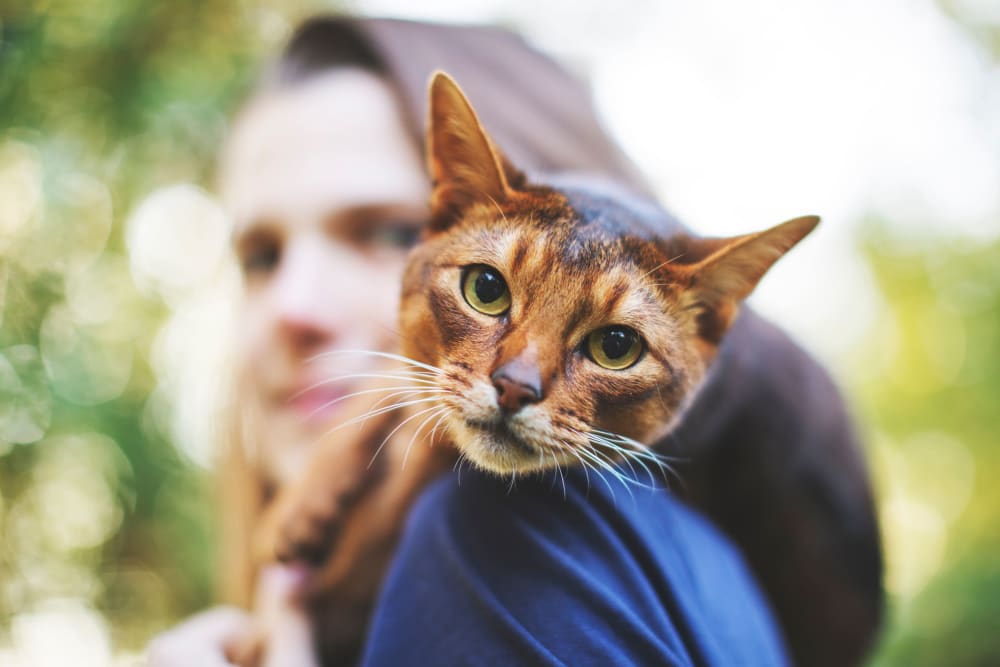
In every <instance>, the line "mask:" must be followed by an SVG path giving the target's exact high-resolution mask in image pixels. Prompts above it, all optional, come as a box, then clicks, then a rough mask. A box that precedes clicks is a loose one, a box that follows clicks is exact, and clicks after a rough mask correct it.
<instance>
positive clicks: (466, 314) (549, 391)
mask: <svg viewBox="0 0 1000 667" xmlns="http://www.w3.org/2000/svg"><path fill="white" fill-rule="evenodd" d="M430 96H431V110H430V118H429V128H428V161H429V167H430V170H431V175H432V177H433V179H434V193H433V198H432V221H431V224H430V225H429V227H428V230H427V232H426V234H425V236H424V238H423V240H422V241H421V243H420V244H419V245H418V246H417V247H416V248H415V249H414V251H413V253H412V254H411V256H410V259H409V264H408V267H407V269H406V273H405V277H404V281H403V292H402V302H401V313H400V323H401V335H402V340H403V348H404V352H405V354H406V355H407V356H410V357H411V358H414V359H417V360H419V361H421V362H423V363H425V364H428V365H430V366H433V367H435V368H436V369H438V370H437V371H433V372H430V373H428V374H427V375H426V376H424V377H425V381H427V382H429V383H431V385H429V386H431V387H432V388H433V391H432V392H429V394H430V396H432V397H433V398H434V399H435V400H434V401H433V402H431V404H430V405H429V406H425V409H426V407H439V408H441V409H439V410H428V412H427V414H428V415H431V416H434V417H435V418H437V419H438V420H439V422H440V426H441V427H442V428H444V429H446V430H447V431H448V432H449V434H450V435H451V436H452V439H453V440H454V441H455V443H456V444H457V445H458V447H459V448H460V449H461V451H462V452H463V453H464V454H465V455H466V457H468V458H469V459H470V460H471V461H473V462H474V463H475V464H477V465H478V466H480V467H482V468H485V469H488V470H491V471H494V472H498V473H511V472H519V471H528V470H538V469H542V468H548V467H553V466H554V465H556V464H559V465H563V464H576V463H581V462H583V463H590V464H591V465H592V466H594V467H599V466H598V465H597V461H596V459H601V460H605V461H614V460H616V459H618V458H619V454H620V451H615V450H616V447H617V448H618V449H619V450H621V449H632V448H636V447H638V446H639V445H638V444H637V443H650V442H652V441H654V440H655V439H657V438H659V437H661V436H662V435H664V434H665V433H666V432H667V431H668V430H669V429H670V428H672V425H673V423H674V422H675V420H676V418H677V417H678V415H679V414H680V412H681V411H682V409H683V407H684V405H685V402H686V400H688V399H689V398H690V397H691V396H692V395H693V393H694V392H695V390H696V389H697V387H698V385H699V383H700V382H701V381H702V379H703V378H704V375H705V372H706V369H707V367H708V365H709V363H710V362H711V360H712V358H713V357H714V355H715V352H716V350H717V348H718V345H719V343H720V342H721V339H722V336H723V334H724V333H725V331H726V329H727V328H728V327H729V325H730V323H731V322H732V321H733V318H734V317H735V314H736V311H737V307H738V305H739V303H740V302H741V301H742V300H743V299H744V298H746V296H747V295H749V293H750V292H751V290H752V289H753V288H754V286H755V285H756V284H757V282H758V281H759V280H760V278H761V277H762V276H763V275H764V273H765V272H766V271H767V270H768V268H770V266H771V265H772V264H773V263H774V262H775V261H776V260H777V259H778V258H780V257H781V256H782V255H783V254H784V253H785V252H786V251H788V250H789V249H790V248H791V247H792V246H793V245H795V243H797V242H798V241H799V240H800V239H801V238H802V237H804V236H805V235H806V234H808V233H809V232H810V231H811V230H812V229H813V227H815V226H816V223H817V222H818V218H815V217H805V218H798V219H796V220H792V221H789V222H786V223H784V224H781V225H778V226H777V227H774V228H772V229H769V230H766V231H764V232H759V233H756V234H748V235H746V236H740V237H736V238H729V239H697V238H691V237H686V236H683V237H682V236H676V235H674V236H671V237H669V238H662V237H660V236H658V235H657V231H656V230H657V225H656V221H655V220H651V219H650V217H649V215H648V212H644V211H643V209H642V207H640V206H637V205H636V202H632V201H629V198H628V197H622V196H618V197H615V196H607V195H604V194H599V193H596V192H594V191H587V190H586V189H585V190H572V189H560V190H556V189H553V188H549V187H544V186H537V185H531V184H528V183H527V182H526V179H525V178H524V177H523V175H522V174H520V173H519V172H517V171H516V170H515V169H514V168H513V167H512V166H511V165H509V164H507V163H506V161H505V160H504V159H503V158H502V156H501V155H500V153H499V152H498V151H497V150H496V149H495V148H494V147H493V144H492V142H491V141H490V139H489V137H488V136H487V135H486V133H485V132H484V131H483V128H482V126H481V125H480V124H479V121H478V120H477V118H476V116H475V112H474V111H473V110H472V107H471V106H470V105H469V102H468V101H467V100H466V98H465V97H464V95H463V94H462V92H461V91H460V89H459V88H458V86H457V85H456V84H455V83H454V81H452V80H451V79H450V78H448V77H447V76H446V75H444V74H437V75H436V76H435V77H434V80H433V82H432V84H431V91H430Z"/></svg>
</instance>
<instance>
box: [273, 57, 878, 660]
mask: <svg viewBox="0 0 1000 667" xmlns="http://www.w3.org/2000/svg"><path fill="white" fill-rule="evenodd" d="M428 145H429V148H428V153H429V155H428V158H429V166H430V170H431V174H432V176H433V179H434V193H433V198H432V212H433V215H432V220H431V222H430V224H429V226H428V228H427V231H426V233H425V236H424V238H423V239H422V242H421V243H420V244H419V245H418V246H417V247H416V248H415V249H414V251H413V253H412V254H411V256H410V260H409V263H408V267H407V270H406V273H405V276H404V280H403V290H402V300H401V311H400V324H401V339H402V341H403V352H404V355H405V356H406V357H408V358H410V359H412V360H413V361H415V362H419V364H423V366H415V367H414V366H411V371H413V370H414V369H418V372H423V373H426V374H424V375H419V376H416V375H411V376H410V377H414V378H416V377H419V378H420V379H419V381H414V389H415V391H416V390H419V389H421V388H427V387H428V386H429V387H431V388H433V389H434V390H435V391H434V392H433V393H427V394H424V396H425V397H428V402H427V403H426V404H421V406H420V407H421V409H424V410H425V412H424V413H423V416H424V417H426V419H425V420H423V421H421V419H419V418H418V419H416V420H415V421H413V422H411V423H410V424H409V426H408V427H407V429H408V430H405V431H404V433H403V435H402V437H396V438H393V439H392V440H391V441H390V443H389V445H388V446H387V447H386V451H385V452H384V453H382V454H381V456H382V463H383V466H384V468H383V469H384V470H390V471H393V472H391V473H389V474H391V475H392V479H390V480H389V481H388V482H385V483H382V484H381V485H377V486H376V488H375V490H374V492H372V493H370V494H368V496H367V497H365V498H364V499H363V500H362V504H361V506H360V507H358V508H357V509H355V510H353V512H352V515H351V516H348V517H346V519H345V517H343V516H342V514H343V513H342V512H340V510H339V509H338V508H339V507H340V499H341V497H342V496H343V495H345V494H351V493H354V492H355V491H356V490H357V489H356V488H352V487H358V486H359V485H360V484H361V483H362V480H366V479H369V478H370V476H369V475H368V473H367V472H366V470H365V469H363V464H367V461H368V455H369V454H371V451H370V450H369V449H367V448H365V449H363V450H362V452H361V454H359V455H356V456H354V455H352V456H347V457H345V455H344V453H343V449H342V448H341V449H337V448H334V447H324V448H322V449H321V450H320V452H319V453H318V454H317V457H316V460H315V461H314V462H313V465H310V466H308V469H309V473H308V475H307V477H306V479H304V480H303V481H302V482H301V483H300V484H298V485H295V486H294V487H292V488H290V489H288V490H286V491H284V492H283V493H282V494H281V495H280V496H279V498H278V502H276V503H275V504H274V507H273V508H272V510H271V511H270V513H269V515H268V520H267V522H266V523H265V527H264V530H262V531H261V534H260V539H259V540H258V544H259V550H260V555H261V557H262V558H264V559H267V558H269V557H273V556H274V555H275V554H277V555H278V556H279V557H280V558H282V559H293V558H297V557H312V558H317V557H318V558H319V560H323V559H324V558H325V557H326V556H325V554H326V550H327V549H328V547H329V545H330V544H331V543H332V542H333V541H334V538H335V537H336V538H337V548H336V550H335V551H334V552H333V553H332V554H331V556H330V557H329V558H328V559H327V561H326V565H324V567H323V569H322V571H321V574H320V576H319V578H318V580H317V582H318V585H317V590H319V591H321V592H325V593H326V596H325V598H324V597H323V596H322V595H321V596H317V599H325V600H326V602H325V603H324V604H325V605H326V607H327V608H336V607H337V605H338V604H339V605H340V606H341V607H342V608H344V609H350V610H351V612H352V614H353V616H352V617H353V618H354V623H353V624H349V625H351V626H352V627H356V626H357V625H358V624H357V615H358V614H362V615H363V614H364V612H365V611H366V610H367V606H366V605H367V604H370V602H371V599H372V596H373V595H374V592H375V587H376V586H377V581H378V579H379V576H380V575H381V572H382V569H383V568H384V566H385V563H386V562H387V559H388V557H389V555H390V554H391V547H392V544H393V543H394V540H395V537H396V535H398V530H399V528H400V525H401V523H402V520H403V517H404V515H405V512H406V509H407V507H408V506H409V503H410V502H411V501H412V499H413V498H414V496H415V495H416V493H417V492H418V491H419V490H420V488H421V487H422V486H423V484H424V483H426V481H427V480H428V479H430V478H431V477H433V476H434V475H436V474H438V473H439V471H440V470H442V469H443V468H444V467H445V466H447V465H448V464H449V463H450V462H451V461H453V460H454V457H455V456H456V452H455V449H451V448H448V447H443V446H441V445H440V444H437V445H435V446H434V447H427V446H424V443H422V442H421V441H420V440H421V437H422V434H423V436H427V435H428V434H429V433H430V432H431V431H433V433H434V436H437V437H438V439H439V440H440V439H442V435H443V439H445V440H447V441H449V442H450V443H451V444H453V445H455V447H456V448H457V450H458V451H459V452H461V454H462V455H463V456H464V457H466V458H467V459H469V460H471V461H472V462H473V463H474V464H476V465H478V466H480V467H482V468H485V469H488V470H491V471H494V472H496V473H498V474H511V473H524V472H531V471H537V470H540V469H545V468H551V467H554V466H564V465H581V464H586V465H591V466H594V467H599V468H604V469H606V468H607V467H608V466H610V465H613V464H616V463H618V462H619V461H621V460H622V457H623V456H629V457H632V458H633V459H635V460H636V461H639V460H643V461H646V462H650V463H655V455H652V454H649V453H648V449H647V446H649V445H651V444H653V443H655V442H657V441H658V440H661V439H662V438H664V436H667V435H668V434H669V433H670V432H671V431H672V430H673V429H674V428H675V426H676V425H677V423H678V421H679V419H680V417H681V415H682V413H683V411H684V409H685V407H686V406H687V405H689V404H690V402H691V399H692V397H693V396H694V395H695V393H696V392H697V391H698V389H699V387H700V386H701V385H702V384H703V381H704V378H705V376H706V373H707V372H708V370H709V368H710V367H711V364H712V361H713V359H714V358H715V356H716V355H717V353H718V351H719V346H720V343H721V342H722V340H723V336H724V335H725V333H726V332H727V330H728V329H729V328H730V326H731V325H732V324H733V322H734V321H735V320H736V317H737V313H738V310H739V308H738V306H739V303H740V302H741V301H742V300H743V299H744V298H745V297H746V296H747V295H748V294H749V293H750V292H751V290H752V289H753V288H754V286H755V285H756V284H757V282H758V281H759V280H760V278H761V277H762V276H763V275H764V273H765V272H766V271H767V270H768V269H769V268H770V266H771V265H772V264H773V263H774V262H775V261H776V260H777V259H779V258H780V257H781V256H782V255H783V254H784V253H785V252H787V251H788V250H789V249H790V248H791V247H792V246H794V245H795V244H796V243H797V242H798V241H799V240H801V239H802V238H803V237H804V236H805V235H806V234H808V233H809V232H810V231H811V230H812V229H813V228H814V227H815V225H816V224H817V222H818V218H815V217H803V218H798V219H795V220H791V221H789V222H786V223H784V224H781V225H778V226H777V227H774V228H772V229H769V230H766V231H763V232H759V233H755V234H748V235H745V236H740V237H735V238H729V239H700V238H694V237H689V236H685V235H676V234H673V235H668V236H663V235H662V230H663V228H664V225H663V224H662V220H661V219H660V218H661V216H665V214H663V213H662V212H661V211H659V209H657V208H655V207H651V206H649V205H648V204H646V203H638V202H634V201H630V200H629V198H628V197H622V196H615V195H609V194H607V193H606V192H600V191H597V190H595V189H594V188H590V187H572V186H563V187H560V188H558V189H555V188H552V187H546V186H541V185H534V184H530V183H529V182H528V181H527V179H526V178H525V176H524V175H523V174H521V173H520V172H518V171H517V170H516V169H515V168H514V167H513V166H511V165H509V164H507V163H506V161H505V160H504V159H503V158H502V156H501V154H500V153H499V152H498V151H497V150H496V149H495V148H494V147H493V145H492V143H491V141H490V139H489V138H488V136H487V135H486V133H485V132H484V130H483V128H482V127H481V126H480V124H479V122H478V120H477V119H476V116H475V113H474V111H473V110H472V107H471V106H470V105H469V103H468V101H467V100H466V99H465V97H464V96H463V95H462V93H461V91H460V90H459V89H458V87H457V86H456V85H455V83H454V82H453V81H451V80H450V79H449V78H448V77H447V76H445V75H442V74H439V75H437V76H436V77H435V79H434V81H433V83H432V85H431V116H430V121H429V133H428ZM476 266H487V267H492V268H493V269H495V270H496V271H497V272H499V274H500V275H502V276H503V278H504V280H505V281H506V283H507V285H508V287H509V294H510V306H509V308H508V309H507V311H506V312H504V313H501V314H499V315H487V314H483V313H481V312H478V311H477V310H476V309H475V308H473V307H471V304H470V302H469V301H468V300H467V299H466V298H464V297H463V281H464V280H465V277H466V275H467V273H468V270H469V267H476ZM609 325H625V326H628V327H630V328H631V329H633V330H635V331H636V332H638V334H639V336H640V337H641V340H642V346H643V348H642V352H641V356H640V357H639V358H638V360H637V361H636V362H635V363H634V364H633V365H632V366H630V367H628V368H625V369H622V370H609V369H606V368H603V367H601V366H600V365H598V364H597V363H596V362H595V361H594V359H592V358H591V357H590V356H588V353H587V349H586V341H587V340H588V338H587V337H588V334H590V333H591V332H593V331H595V330H599V329H601V328H602V327H606V326H609ZM723 382H724V380H723ZM716 384H718V383H716ZM512 388H514V389H512ZM515 389H516V392H520V393H518V396H519V398H518V400H514V401H508V400H507V398H509V396H508V397H507V398H505V392H510V391H515ZM428 408H429V409H428ZM382 417H383V418H384V415H382ZM432 420H433V421H432ZM384 425H385V422H384V421H379V420H375V421H373V422H372V423H369V424H368V425H367V426H366V428H368V429H370V431H371V432H370V434H369V435H371V436H373V437H371V438H369V439H368V442H377V441H378V440H380V438H376V437H374V436H376V435H377V434H378V433H380V432H381V431H380V429H381V430H384ZM432 427H433V428H432ZM421 428H423V429H424V430H423V431H422V432H421V430H420V429H421ZM398 435H399V434H397V436H398ZM407 436H409V437H407ZM432 437H433V436H432ZM414 440H415V441H416V442H417V446H415V447H409V446H407V443H408V442H409V443H412V442H413V441H414ZM358 442H360V440H358ZM397 443H399V444H397ZM643 457H645V458H643ZM403 459H408V463H407V466H402V465H401V463H402V460H403ZM359 515H361V516H362V517H364V518H363V519H359V518H358V516H359ZM335 526H336V527H339V533H337V531H334V530H333V527H335ZM335 533H336V534H335ZM774 548H775V543H773V542H767V541H765V542H763V543H761V544H760V549H761V550H762V551H761V553H758V554H754V553H750V554H748V557H749V558H750V560H751V562H753V561H754V559H755V558H757V559H767V558H768V553H767V552H766V551H763V550H766V549H774ZM800 574H801V573H800ZM764 585H765V587H768V586H769V585H773V586H775V587H777V588H779V589H781V590H785V587H784V583H783V582H781V581H775V582H771V581H769V580H766V579H765V581H764ZM331 592H332V594H331ZM768 592H769V594H770V595H771V596H772V599H773V597H774V596H775V595H776V594H775V592H774V591H773V590H772V591H768ZM833 594H836V591H834V593H833ZM781 595H782V593H781V591H779V592H778V594H777V597H779V598H781ZM330 600H333V601H334V602H330ZM337 600H339V601H340V602H337ZM791 603H792V606H793V607H794V606H796V605H797V606H799V607H802V613H803V614H804V615H805V616H809V612H808V610H807V609H806V608H805V605H808V604H809V600H806V599H798V600H792V601H791ZM782 611H783V610H782V609H779V612H782ZM861 611H862V612H863V611H864V610H861ZM861 618H862V619H863V620H862V622H863V623H867V622H869V620H870V619H868V617H867V616H865V615H864V614H863V613H862V614H861ZM781 620H782V621H783V623H784V622H785V621H786V619H784V618H782V619H781ZM871 622H872V623H874V621H871ZM786 625H787V624H786ZM323 626H324V632H328V631H329V629H330V627H331V626H330V624H329V621H327V620H324V621H323ZM871 631H873V628H871V629H869V630H867V632H869V633H870V632H871ZM351 632H352V631H346V632H345V633H344V634H345V637H341V638H339V639H336V640H331V639H330V638H329V636H327V638H326V640H325V641H327V642H329V643H328V644H327V646H326V648H325V653H326V655H327V656H333V657H337V656H341V657H342V656H345V655H346V656H349V655H350V651H349V650H348V651H347V652H344V646H349V643H350V642H349V640H350V639H351V636H350V635H351ZM865 632H866V630H862V632H861V634H862V635H864V633H865ZM845 636H846V635H845ZM786 637H789V635H788V630H787V627H786ZM359 638H360V635H358V636H356V637H354V639H359ZM851 639H852V640H855V639H856V638H854V637H851ZM321 641H322V640H321ZM338 641H339V642H340V643H341V645H340V646H338V645H337V644H338ZM790 642H791V643H792V644H793V646H792V649H793V654H794V655H795V657H796V658H798V659H800V660H810V659H811V657H810V654H809V653H808V651H809V648H808V647H806V648H805V649H801V647H797V646H795V645H794V643H795V642H794V637H792V638H790ZM848 643H850V642H848ZM859 646H860V648H859ZM864 648H865V641H863V640H862V641H856V640H855V641H854V644H852V645H851V646H850V647H849V650H848V651H846V652H842V653H840V654H837V653H836V651H834V652H833V653H830V651H829V650H828V648H827V647H822V648H821V649H820V650H823V651H826V655H827V656H828V657H830V658H831V659H832V660H834V661H835V662H834V663H832V664H847V663H850V662H856V661H857V660H859V659H860V657H861V655H862V654H863V651H864ZM803 650H805V651H806V652H805V653H803V652H802V651H803ZM845 660H846V663H845V662H844V661H845Z"/></svg>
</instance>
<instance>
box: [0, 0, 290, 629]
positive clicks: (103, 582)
mask: <svg viewBox="0 0 1000 667" xmlns="http://www.w3.org/2000/svg"><path fill="white" fill-rule="evenodd" d="M300 4H302V5H303V6H299V5H294V4H293V5H292V6H288V5H287V4H286V5H285V6H284V7H283V9H282V11H281V12H280V13H279V12H278V11H277V10H276V9H274V8H272V7H268V6H267V5H266V4H256V5H253V6H251V5H250V4H248V3H243V2H234V1H232V0H204V1H203V0H197V1H196V0H180V1H178V2H171V3H150V2H147V1H145V0H116V1H115V2H97V3H91V2H73V1H66V2H39V3H34V2H30V1H29V2H27V3H17V4H16V6H10V3H2V4H0V253H2V254H0V325H2V326H0V533H2V537H0V645H2V644H4V643H7V640H5V639H4V637H3V634H2V633H5V632H7V631H8V630H9V628H10V621H11V619H12V618H13V616H14V615H15V614H16V613H18V612H23V611H30V610H32V609H34V608H35V607H36V606H37V605H38V604H40V603H41V602H43V601H44V600H46V599H49V598H53V597H69V598H79V599H83V600H84V601H86V602H87V604H89V605H92V606H93V607H95V608H96V609H98V610H100V611H101V612H102V613H104V614H105V615H106V616H107V617H108V618H109V620H110V624H111V627H112V628H113V631H114V634H115V636H114V638H113V639H114V641H115V643H116V644H117V645H120V646H138V645H141V643H142V642H144V641H145V640H146V639H147V638H148V636H149V635H150V633H151V632H153V631H155V630H158V629H162V628H163V627H164V625H165V624H166V623H168V622H169V621H170V620H172V619H176V618H178V617H180V616H182V615H184V614H187V613H190V612H191V611H192V610H194V609H197V608H199V607H201V606H203V605H205V604H207V603H208V602H209V601H210V599H211V592H212V577H211V570H212V562H211V560H212V555H211V545H212V535H211V531H212V520H213V516H212V513H211V511H210V508H211V506H212V504H211V500H210V485H209V484H208V483H207V482H208V480H207V479H206V476H205V474H204V473H203V472H202V471H201V470H200V469H198V468H197V467H196V466H193V465H191V464H190V462H187V461H185V460H184V459H183V457H181V456H180V455H179V454H178V450H177V449H176V448H175V447H174V446H172V444H171V443H170V442H168V440H167V439H166V437H165V436H164V435H163V433H164V432H165V429H163V428H162V427H161V426H162V425H161V424H160V423H159V422H161V421H162V419H161V418H160V416H158V415H157V414H155V411H154V410H152V409H151V405H150V404H149V403H148V402H147V399H148V397H149V396H150V392H151V391H152V390H153V388H154V385H155V381H156V379H155V377H154V375H153V373H152V371H151V368H150V365H149V363H150V362H149V355H150V347H151V343H152V339H153V336H154V334H155V333H156V330H157V328H158V326H159V325H160V323H161V322H162V320H163V318H164V316H165V314H166V309H165V308H164V306H163V305H162V304H161V303H160V302H159V301H158V300H157V299H156V298H153V297H147V296H145V295H143V294H140V293H139V292H138V291H137V289H136V287H135V286H134V285H133V282H132V280H131V279H130V276H129V273H128V271H127V264H128V262H127V257H126V252H125V248H124V221H125V218H126V216H127V215H128V213H129V212H130V210H131V209H132V208H134V206H135V205H136V204H137V202H138V201H139V200H140V199H141V198H142V197H143V196H144V195H146V194H148V193H149V192H151V191H152V190H153V189H155V188H156V187H158V186H161V185H163V184H166V183H171V182H176V181H194V182H203V183H205V182H208V181H209V180H210V174H211V170H212V166H213V158H214V154H215V151H216V150H217V148H218V145H219V142H220V139H221V136H222V133H223V131H224V128H225V124H226V118H227V115H228V114H229V113H230V112H231V110H232V109H233V107H234V106H235V104H236V103H237V102H238V100H239V99H240V97H241V96H242V95H244V94H245V93H246V91H247V89H248V87H249V86H250V85H251V84H252V81H253V77H254V76H255V73H256V72H257V70H258V68H259V63H260V59H261V58H262V57H264V55H265V54H266V53H268V52H270V51H273V49H274V48H276V47H277V44H278V43H279V42H280V40H281V39H283V38H285V37H286V34H287V29H288V22H287V21H288V20H293V19H294V18H295V17H296V16H297V15H301V14H302V13H304V11H305V10H306V9H307V7H306V6H304V3H300Z"/></svg>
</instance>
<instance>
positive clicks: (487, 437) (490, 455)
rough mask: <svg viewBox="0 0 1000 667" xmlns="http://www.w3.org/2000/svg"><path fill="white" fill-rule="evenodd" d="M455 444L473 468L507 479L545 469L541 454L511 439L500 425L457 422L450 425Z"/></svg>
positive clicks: (530, 446)
mask: <svg viewBox="0 0 1000 667" xmlns="http://www.w3.org/2000/svg"><path fill="white" fill-rule="evenodd" d="M453 428H455V430H456V431H457V433H456V436H457V437H456V438H455V442H456V443H460V444H459V445H458V447H459V449H460V450H461V451H462V453H463V454H464V455H465V456H466V458H468V459H469V460H470V461H471V462H472V463H473V464H475V465H476V466H477V467H479V468H482V469H483V470H486V471H488V472H492V473H496V474H500V475H509V474H511V473H516V472H529V471H533V470H539V469H541V468H543V467H544V466H545V464H544V462H543V461H544V458H545V457H544V456H543V455H542V453H541V451H540V450H539V449H537V448H536V447H534V446H533V445H531V444H528V443H526V442H524V441H523V440H522V439H520V438H518V437H517V436H516V435H514V434H513V433H512V432H511V431H510V430H509V429H508V428H506V427H505V426H504V425H503V423H502V422H498V423H497V424H479V423H475V422H468V421H465V420H461V421H460V422H459V423H456V424H453Z"/></svg>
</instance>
